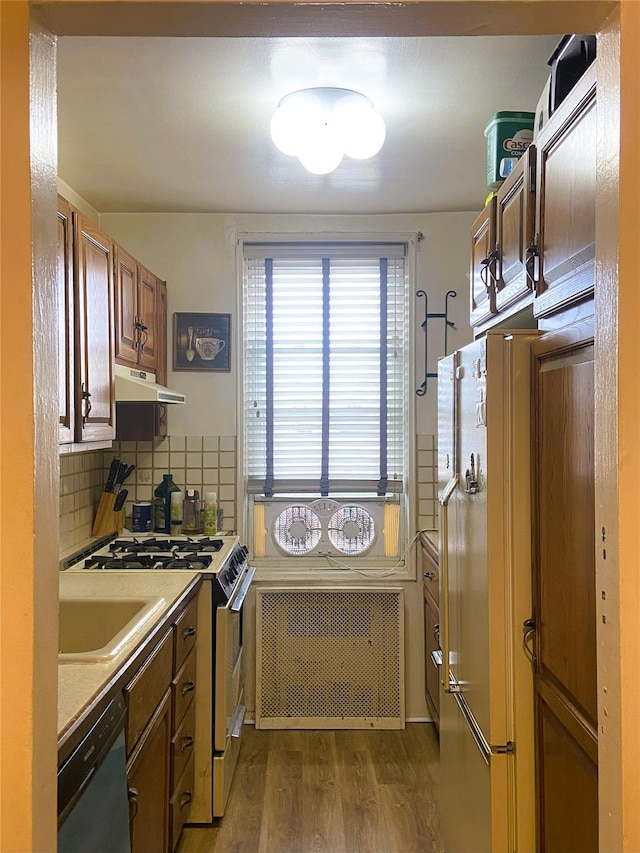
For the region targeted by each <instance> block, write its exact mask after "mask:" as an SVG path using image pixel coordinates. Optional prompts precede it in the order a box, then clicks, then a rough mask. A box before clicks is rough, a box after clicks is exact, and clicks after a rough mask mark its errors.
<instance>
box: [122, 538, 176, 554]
mask: <svg viewBox="0 0 640 853" xmlns="http://www.w3.org/2000/svg"><path fill="white" fill-rule="evenodd" d="M181 544H183V540H182V539H157V538H155V537H151V538H149V539H116V540H115V542H112V543H111V544H110V545H109V550H110V551H111V552H112V553H114V554H115V553H126V554H139V553H146V554H148V553H153V552H157V551H165V552H170V551H172V550H173V549H174V548H176V547H177V546H178V545H181Z"/></svg>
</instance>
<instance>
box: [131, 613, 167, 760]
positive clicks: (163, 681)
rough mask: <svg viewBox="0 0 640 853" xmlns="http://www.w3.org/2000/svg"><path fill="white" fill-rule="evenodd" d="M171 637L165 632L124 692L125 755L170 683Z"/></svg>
mask: <svg viewBox="0 0 640 853" xmlns="http://www.w3.org/2000/svg"><path fill="white" fill-rule="evenodd" d="M172 633H173V632H172V630H169V631H168V633H167V634H166V635H165V636H164V637H163V639H162V640H161V641H160V643H159V644H158V645H157V646H156V648H155V649H154V650H153V651H152V652H151V654H150V655H149V657H148V658H147V660H146V661H145V663H144V664H143V665H142V667H141V668H140V670H139V671H138V673H137V674H136V676H135V678H134V679H133V680H132V681H131V682H129V684H127V686H126V687H125V688H124V691H123V692H124V698H125V702H126V703H127V729H126V742H127V755H129V754H130V753H131V750H132V749H133V747H134V746H135V743H136V741H137V740H138V738H139V737H140V735H141V733H142V730H143V729H144V727H145V726H146V724H147V723H148V721H149V718H150V717H151V715H152V714H153V712H154V711H155V709H156V708H157V707H158V704H159V702H160V700H161V699H162V696H163V694H164V692H165V690H166V689H167V687H168V686H169V684H170V683H171V673H172V669H171V661H172V657H173V635H172Z"/></svg>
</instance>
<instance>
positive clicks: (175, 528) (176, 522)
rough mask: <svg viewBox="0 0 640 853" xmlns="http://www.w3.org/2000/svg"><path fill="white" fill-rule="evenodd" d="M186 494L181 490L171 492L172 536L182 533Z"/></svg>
mask: <svg viewBox="0 0 640 853" xmlns="http://www.w3.org/2000/svg"><path fill="white" fill-rule="evenodd" d="M183 500H184V495H183V494H182V492H181V491H179V490H178V491H177V492H171V506H170V516H171V530H170V533H171V535H172V536H179V535H180V534H181V533H182V503H183Z"/></svg>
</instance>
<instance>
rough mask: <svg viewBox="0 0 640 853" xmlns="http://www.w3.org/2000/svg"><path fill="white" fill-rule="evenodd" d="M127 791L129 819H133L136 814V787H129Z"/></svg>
mask: <svg viewBox="0 0 640 853" xmlns="http://www.w3.org/2000/svg"><path fill="white" fill-rule="evenodd" d="M127 793H128V794H129V806H130V807H131V819H132V820H133V818H134V817H135V816H136V815H137V814H138V806H139V804H138V789H137V788H132V787H129V789H128V792H127Z"/></svg>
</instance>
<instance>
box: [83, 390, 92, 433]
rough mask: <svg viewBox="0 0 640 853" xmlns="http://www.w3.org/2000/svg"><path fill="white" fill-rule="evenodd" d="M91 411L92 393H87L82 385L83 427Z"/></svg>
mask: <svg viewBox="0 0 640 853" xmlns="http://www.w3.org/2000/svg"><path fill="white" fill-rule="evenodd" d="M90 411H91V392H90V391H87V389H86V388H85V387H84V382H83V383H82V426H84V425H85V424H86V422H87V418H88V417H89V412H90Z"/></svg>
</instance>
